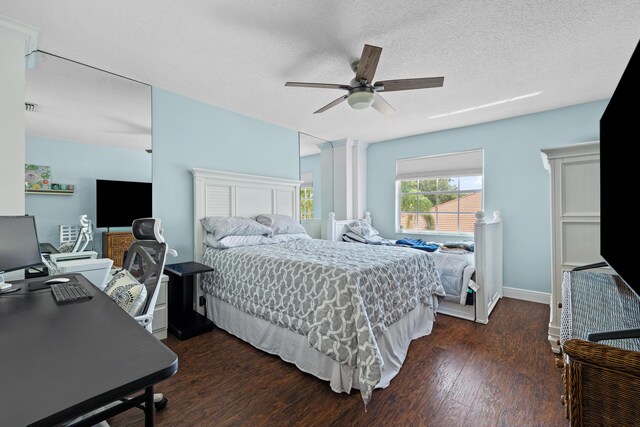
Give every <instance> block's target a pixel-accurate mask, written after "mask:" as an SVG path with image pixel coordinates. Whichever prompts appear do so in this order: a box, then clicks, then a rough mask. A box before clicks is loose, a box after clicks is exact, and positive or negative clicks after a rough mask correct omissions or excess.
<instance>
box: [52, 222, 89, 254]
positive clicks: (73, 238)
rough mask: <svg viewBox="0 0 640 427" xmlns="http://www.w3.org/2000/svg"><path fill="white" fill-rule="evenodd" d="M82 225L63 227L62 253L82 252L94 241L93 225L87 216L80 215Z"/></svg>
mask: <svg viewBox="0 0 640 427" xmlns="http://www.w3.org/2000/svg"><path fill="white" fill-rule="evenodd" d="M79 221H80V225H61V226H60V227H59V233H60V246H59V247H58V251H60V252H82V251H84V250H85V249H86V248H87V245H88V244H89V242H91V241H93V225H92V223H91V220H90V219H89V218H88V217H87V215H80V218H79Z"/></svg>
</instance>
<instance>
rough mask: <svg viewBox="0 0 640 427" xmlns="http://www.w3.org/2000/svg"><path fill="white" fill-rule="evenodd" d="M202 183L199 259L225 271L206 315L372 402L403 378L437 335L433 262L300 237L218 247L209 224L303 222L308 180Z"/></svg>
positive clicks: (208, 294) (209, 283)
mask: <svg viewBox="0 0 640 427" xmlns="http://www.w3.org/2000/svg"><path fill="white" fill-rule="evenodd" d="M193 176H194V242H195V247H194V251H195V259H196V260H198V261H201V262H203V263H205V264H208V265H211V266H213V267H214V268H215V271H214V272H213V273H211V274H208V275H207V274H205V275H202V278H201V283H200V284H199V285H197V286H196V293H197V297H196V298H199V297H200V296H202V297H204V299H205V300H206V304H205V306H204V307H197V308H198V311H199V312H201V313H204V314H206V316H207V317H208V318H210V319H211V320H212V321H213V322H214V324H215V325H216V326H218V327H220V328H221V329H224V330H226V331H228V332H229V333H231V334H233V335H235V336H237V337H239V338H240V339H242V340H244V341H246V342H248V343H250V344H252V345H253V346H255V347H257V348H259V349H261V350H264V351H266V352H268V353H271V354H276V355H278V356H280V357H281V358H282V359H283V360H285V361H287V362H291V363H293V364H295V365H296V366H297V367H298V368H299V369H300V370H302V371H304V372H308V373H310V374H313V375H315V376H316V377H318V378H321V379H323V380H326V381H328V382H329V384H330V387H331V389H332V390H334V391H336V392H349V391H351V389H359V390H360V393H361V395H362V399H363V401H364V402H365V404H366V403H368V402H369V400H370V399H371V396H372V392H373V389H374V388H382V387H386V386H387V385H388V384H389V382H390V381H391V379H392V378H393V377H394V376H395V375H396V374H397V373H398V371H399V370H400V367H401V366H402V363H403V362H404V358H405V356H406V353H407V350H408V347H409V344H410V342H411V341H412V340H413V339H416V338H419V337H422V336H425V335H428V334H429V333H430V332H431V329H432V326H433V322H434V320H435V310H436V309H437V306H438V302H439V300H440V299H441V298H442V297H443V296H444V290H443V288H442V286H441V285H440V283H439V276H438V274H437V271H436V269H435V263H434V261H433V258H432V257H431V256H429V255H428V254H426V253H420V252H419V251H414V250H411V249H408V248H391V247H376V248H372V247H368V246H367V245H350V244H348V243H343V242H331V241H328V240H319V239H311V238H309V237H308V236H306V237H305V236H298V237H296V238H289V237H290V236H293V235H290V236H284V237H287V238H286V239H284V238H283V236H273V237H264V238H273V239H276V238H280V239H281V240H282V241H278V242H275V243H272V242H268V243H265V244H256V245H249V246H242V245H240V246H238V247H232V248H230V249H216V248H212V247H211V245H210V244H211V237H212V236H211V233H207V230H205V229H204V227H203V226H202V225H201V219H202V218H206V217H234V218H236V217H254V216H256V215H258V214H277V215H286V216H289V217H292V218H294V219H296V220H297V219H298V197H299V185H300V182H299V181H290V180H283V179H277V178H275V179H274V178H270V177H263V176H252V175H243V174H235V173H227V172H217V171H208V170H203V169H194V170H193ZM209 231H210V230H209ZM205 241H207V242H209V243H210V244H209V245H207V244H205V243H203V242H205ZM197 300H199V299H196V301H197ZM205 308H206V309H205Z"/></svg>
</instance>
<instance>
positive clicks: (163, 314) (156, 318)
mask: <svg viewBox="0 0 640 427" xmlns="http://www.w3.org/2000/svg"><path fill="white" fill-rule="evenodd" d="M166 328H167V306H166V305H162V306H156V309H155V310H153V332H156V331H158V330H160V329H166Z"/></svg>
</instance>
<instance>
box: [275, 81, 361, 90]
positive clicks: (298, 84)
mask: <svg viewBox="0 0 640 427" xmlns="http://www.w3.org/2000/svg"><path fill="white" fill-rule="evenodd" d="M284 85H285V86H292V87H315V88H318V89H344V90H349V89H351V87H350V86H349V85H338V84H333V83H303V82H286V83H285V84H284Z"/></svg>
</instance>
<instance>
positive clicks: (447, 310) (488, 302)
mask: <svg viewBox="0 0 640 427" xmlns="http://www.w3.org/2000/svg"><path fill="white" fill-rule="evenodd" d="M362 220H364V221H365V222H367V223H368V224H370V225H371V224H372V221H371V214H370V213H369V212H365V215H364V218H362ZM353 221H354V220H353V219H350V220H339V221H338V220H336V219H335V215H334V214H333V213H330V214H329V218H328V220H327V239H328V240H333V241H339V240H341V239H342V235H343V234H344V233H345V232H347V231H349V228H348V225H349V224H350V223H352V222H353ZM473 242H474V246H475V249H474V252H473V253H471V254H468V255H458V254H452V253H434V257H435V258H436V261H437V265H438V266H441V265H443V263H457V265H461V263H462V262H463V261H464V260H465V259H466V261H467V263H468V264H469V266H471V267H473V269H474V270H475V274H474V275H473V281H467V283H471V286H472V287H474V288H476V285H477V290H475V289H474V291H475V292H474V293H473V298H472V299H471V301H469V302H471V304H470V305H467V301H465V298H464V296H465V295H466V293H467V292H466V290H467V289H466V287H463V288H462V289H461V291H462V292H461V294H460V295H457V297H459V300H458V301H456V300H455V299H456V298H455V297H456V296H453V295H450V296H449V297H447V298H446V299H445V300H444V301H442V302H441V303H440V304H439V306H438V309H437V311H438V313H443V314H447V315H450V316H455V317H459V318H462V319H466V320H471V321H474V322H478V323H483V324H486V323H489V315H490V314H491V312H492V311H493V309H494V307H495V306H496V304H497V302H498V301H499V300H500V298H502V216H501V215H500V212H499V211H496V212H494V214H493V218H491V219H486V218H485V214H484V212H476V223H475V228H474V235H473ZM463 270H464V269H463ZM465 272H466V273H467V275H468V274H469V269H466V271H463V273H465ZM474 283H475V285H474Z"/></svg>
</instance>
